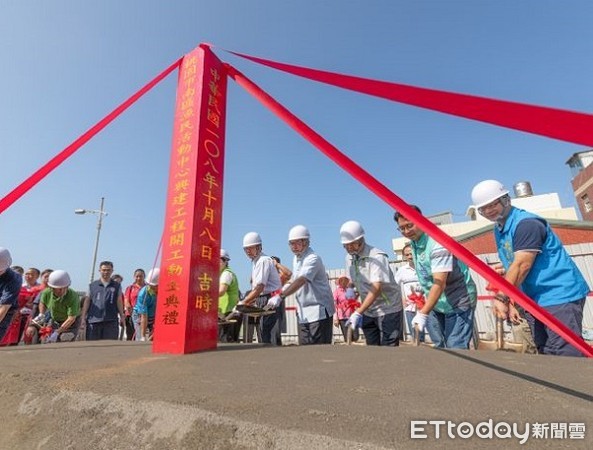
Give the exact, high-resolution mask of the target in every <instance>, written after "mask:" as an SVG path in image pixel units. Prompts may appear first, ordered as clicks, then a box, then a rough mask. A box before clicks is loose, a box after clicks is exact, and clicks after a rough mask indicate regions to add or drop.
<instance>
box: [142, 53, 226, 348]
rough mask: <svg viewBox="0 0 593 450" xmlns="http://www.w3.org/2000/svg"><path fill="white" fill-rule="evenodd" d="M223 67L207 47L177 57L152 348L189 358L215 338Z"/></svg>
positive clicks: (224, 82) (224, 76)
mask: <svg viewBox="0 0 593 450" xmlns="http://www.w3.org/2000/svg"><path fill="white" fill-rule="evenodd" d="M226 83H227V76H226V70H225V67H224V66H223V64H222V63H221V61H220V60H219V59H218V58H217V57H216V56H215V55H214V54H213V53H212V52H211V51H210V49H209V48H208V47H205V46H200V47H198V48H196V49H195V50H193V51H192V52H191V53H189V54H187V55H186V56H185V57H184V58H183V62H182V64H181V69H180V73H179V80H178V86H177V102H176V107H175V122H174V130H173V144H172V154H171V164H170V169H169V187H168V194H167V211H166V216H165V229H164V233H163V246H162V248H163V250H162V257H161V276H160V280H159V293H158V298H157V311H156V318H155V334H154V342H153V351H154V352H155V353H184V354H185V353H192V352H196V351H200V350H208V349H214V348H216V345H217V340H218V278H219V272H220V235H221V224H222V193H223V192H222V187H223V175H224V129H225V113H226V111H225V108H226Z"/></svg>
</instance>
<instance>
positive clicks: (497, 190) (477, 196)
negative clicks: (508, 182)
mask: <svg viewBox="0 0 593 450" xmlns="http://www.w3.org/2000/svg"><path fill="white" fill-rule="evenodd" d="M508 193H509V191H508V190H507V189H505V188H504V186H503V185H502V183H501V182H500V181H496V180H484V181H481V182H479V183H478V184H476V185H475V186H474V188H473V189H472V203H473V204H474V206H475V207H476V208H481V207H482V206H485V205H487V204H488V203H492V202H493V201H494V200H496V199H499V198H500V197H504V196H505V195H507V194H508Z"/></svg>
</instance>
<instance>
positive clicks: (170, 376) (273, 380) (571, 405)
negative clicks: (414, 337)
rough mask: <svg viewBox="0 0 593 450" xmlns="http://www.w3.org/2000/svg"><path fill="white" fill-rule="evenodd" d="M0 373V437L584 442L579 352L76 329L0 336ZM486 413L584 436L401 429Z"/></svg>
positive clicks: (592, 437) (590, 365)
mask: <svg viewBox="0 0 593 450" xmlns="http://www.w3.org/2000/svg"><path fill="white" fill-rule="evenodd" d="M0 386H1V388H0V389H1V396H0V398H1V401H2V403H3V405H2V408H0V420H1V421H2V432H1V433H0V448H1V449H9V448H10V449H15V448H16V449H20V448H22V449H43V450H51V449H68V448H70V449H83V448H85V449H86V448H93V449H110V450H111V449H215V448H219V449H252V448H254V449H301V448H303V449H317V448H318V449H328V448H329V449H343V448H350V449H382V448H435V447H439V448H453V447H455V448H460V447H462V448H501V447H502V446H503V445H504V446H505V447H511V448H514V447H517V448H519V447H521V448H535V447H537V448H541V447H544V448H563V447H565V448H593V420H591V417H592V414H593V360H588V359H585V358H560V357H545V356H534V355H520V354H515V353H507V352H494V351H469V352H447V351H437V350H433V349H431V348H427V347H421V348H414V347H411V346H406V345H404V346H402V347H400V348H397V349H394V348H373V347H366V346H358V345H357V346H346V345H335V346H317V347H297V346H289V347H283V348H273V347H262V346H258V345H226V346H221V347H220V348H219V349H218V350H217V351H212V352H204V353H199V354H193V355H185V356H173V355H155V354H152V353H151V347H150V345H149V344H144V343H127V342H109V341H104V342H103V343H96V342H94V343H87V342H75V343H71V344H51V345H44V346H34V347H9V348H4V349H1V350H0ZM489 419H492V422H491V424H492V427H494V425H496V424H499V423H500V422H506V423H509V424H513V423H517V424H518V426H519V431H520V432H524V430H525V426H526V423H529V424H534V423H536V422H538V423H544V424H551V423H560V424H567V425H566V426H567V427H568V424H569V423H584V424H585V439H584V440H576V439H568V438H566V439H551V438H548V439H534V438H533V437H530V438H529V440H528V441H527V443H526V444H525V445H522V446H521V445H520V444H519V440H520V439H519V438H517V437H510V438H508V439H505V440H501V439H498V438H496V437H494V438H493V439H480V438H477V437H475V436H474V437H471V438H468V439H462V438H460V437H459V436H458V434H457V432H456V430H457V428H455V429H452V431H451V432H452V434H453V436H454V437H455V438H454V439H452V438H450V437H448V436H447V430H446V428H442V429H441V433H442V435H441V436H440V438H439V439H438V440H437V439H436V438H435V429H434V426H430V427H426V428H425V431H424V434H426V435H427V436H428V438H427V439H414V440H412V439H411V438H410V433H411V431H410V426H411V425H410V424H411V421H412V420H415V421H421V420H425V421H429V420H444V421H451V423H452V424H454V425H458V424H459V423H461V422H464V421H467V422H470V423H472V424H473V425H476V424H478V423H479V422H487V421H488V420H489ZM418 426H419V427H420V425H418ZM445 426H446V424H445ZM484 426H486V425H484ZM499 426H502V425H499ZM562 427H563V425H559V428H560V429H562ZM462 430H463V428H462ZM465 430H468V428H467V426H466V428H465ZM481 430H482V433H486V432H488V428H481ZM498 431H499V434H504V432H505V431H506V430H505V429H504V428H499V429H498ZM417 433H418V434H423V433H422V432H421V430H420V428H418V430H417ZM557 433H562V430H560V431H558V432H557ZM529 434H531V432H530V433H529ZM566 434H567V436H568V429H567V430H566ZM573 435H574V436H576V434H573Z"/></svg>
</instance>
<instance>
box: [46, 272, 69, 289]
mask: <svg viewBox="0 0 593 450" xmlns="http://www.w3.org/2000/svg"><path fill="white" fill-rule="evenodd" d="M71 283H72V281H71V280H70V275H68V272H66V271H65V270H54V271H53V272H52V273H50V274H49V278H48V279H47V285H48V286H49V287H52V288H56V289H61V288H65V287H68V286H70V284H71Z"/></svg>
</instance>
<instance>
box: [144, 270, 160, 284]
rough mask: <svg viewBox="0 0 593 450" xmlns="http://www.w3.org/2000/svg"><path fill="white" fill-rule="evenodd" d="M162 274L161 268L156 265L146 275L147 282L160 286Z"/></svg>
mask: <svg viewBox="0 0 593 450" xmlns="http://www.w3.org/2000/svg"><path fill="white" fill-rule="evenodd" d="M160 274H161V269H159V268H158V267H155V268H154V269H151V270H150V271H149V272H148V275H146V283H147V284H148V285H150V286H158V284H159V276H160Z"/></svg>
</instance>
